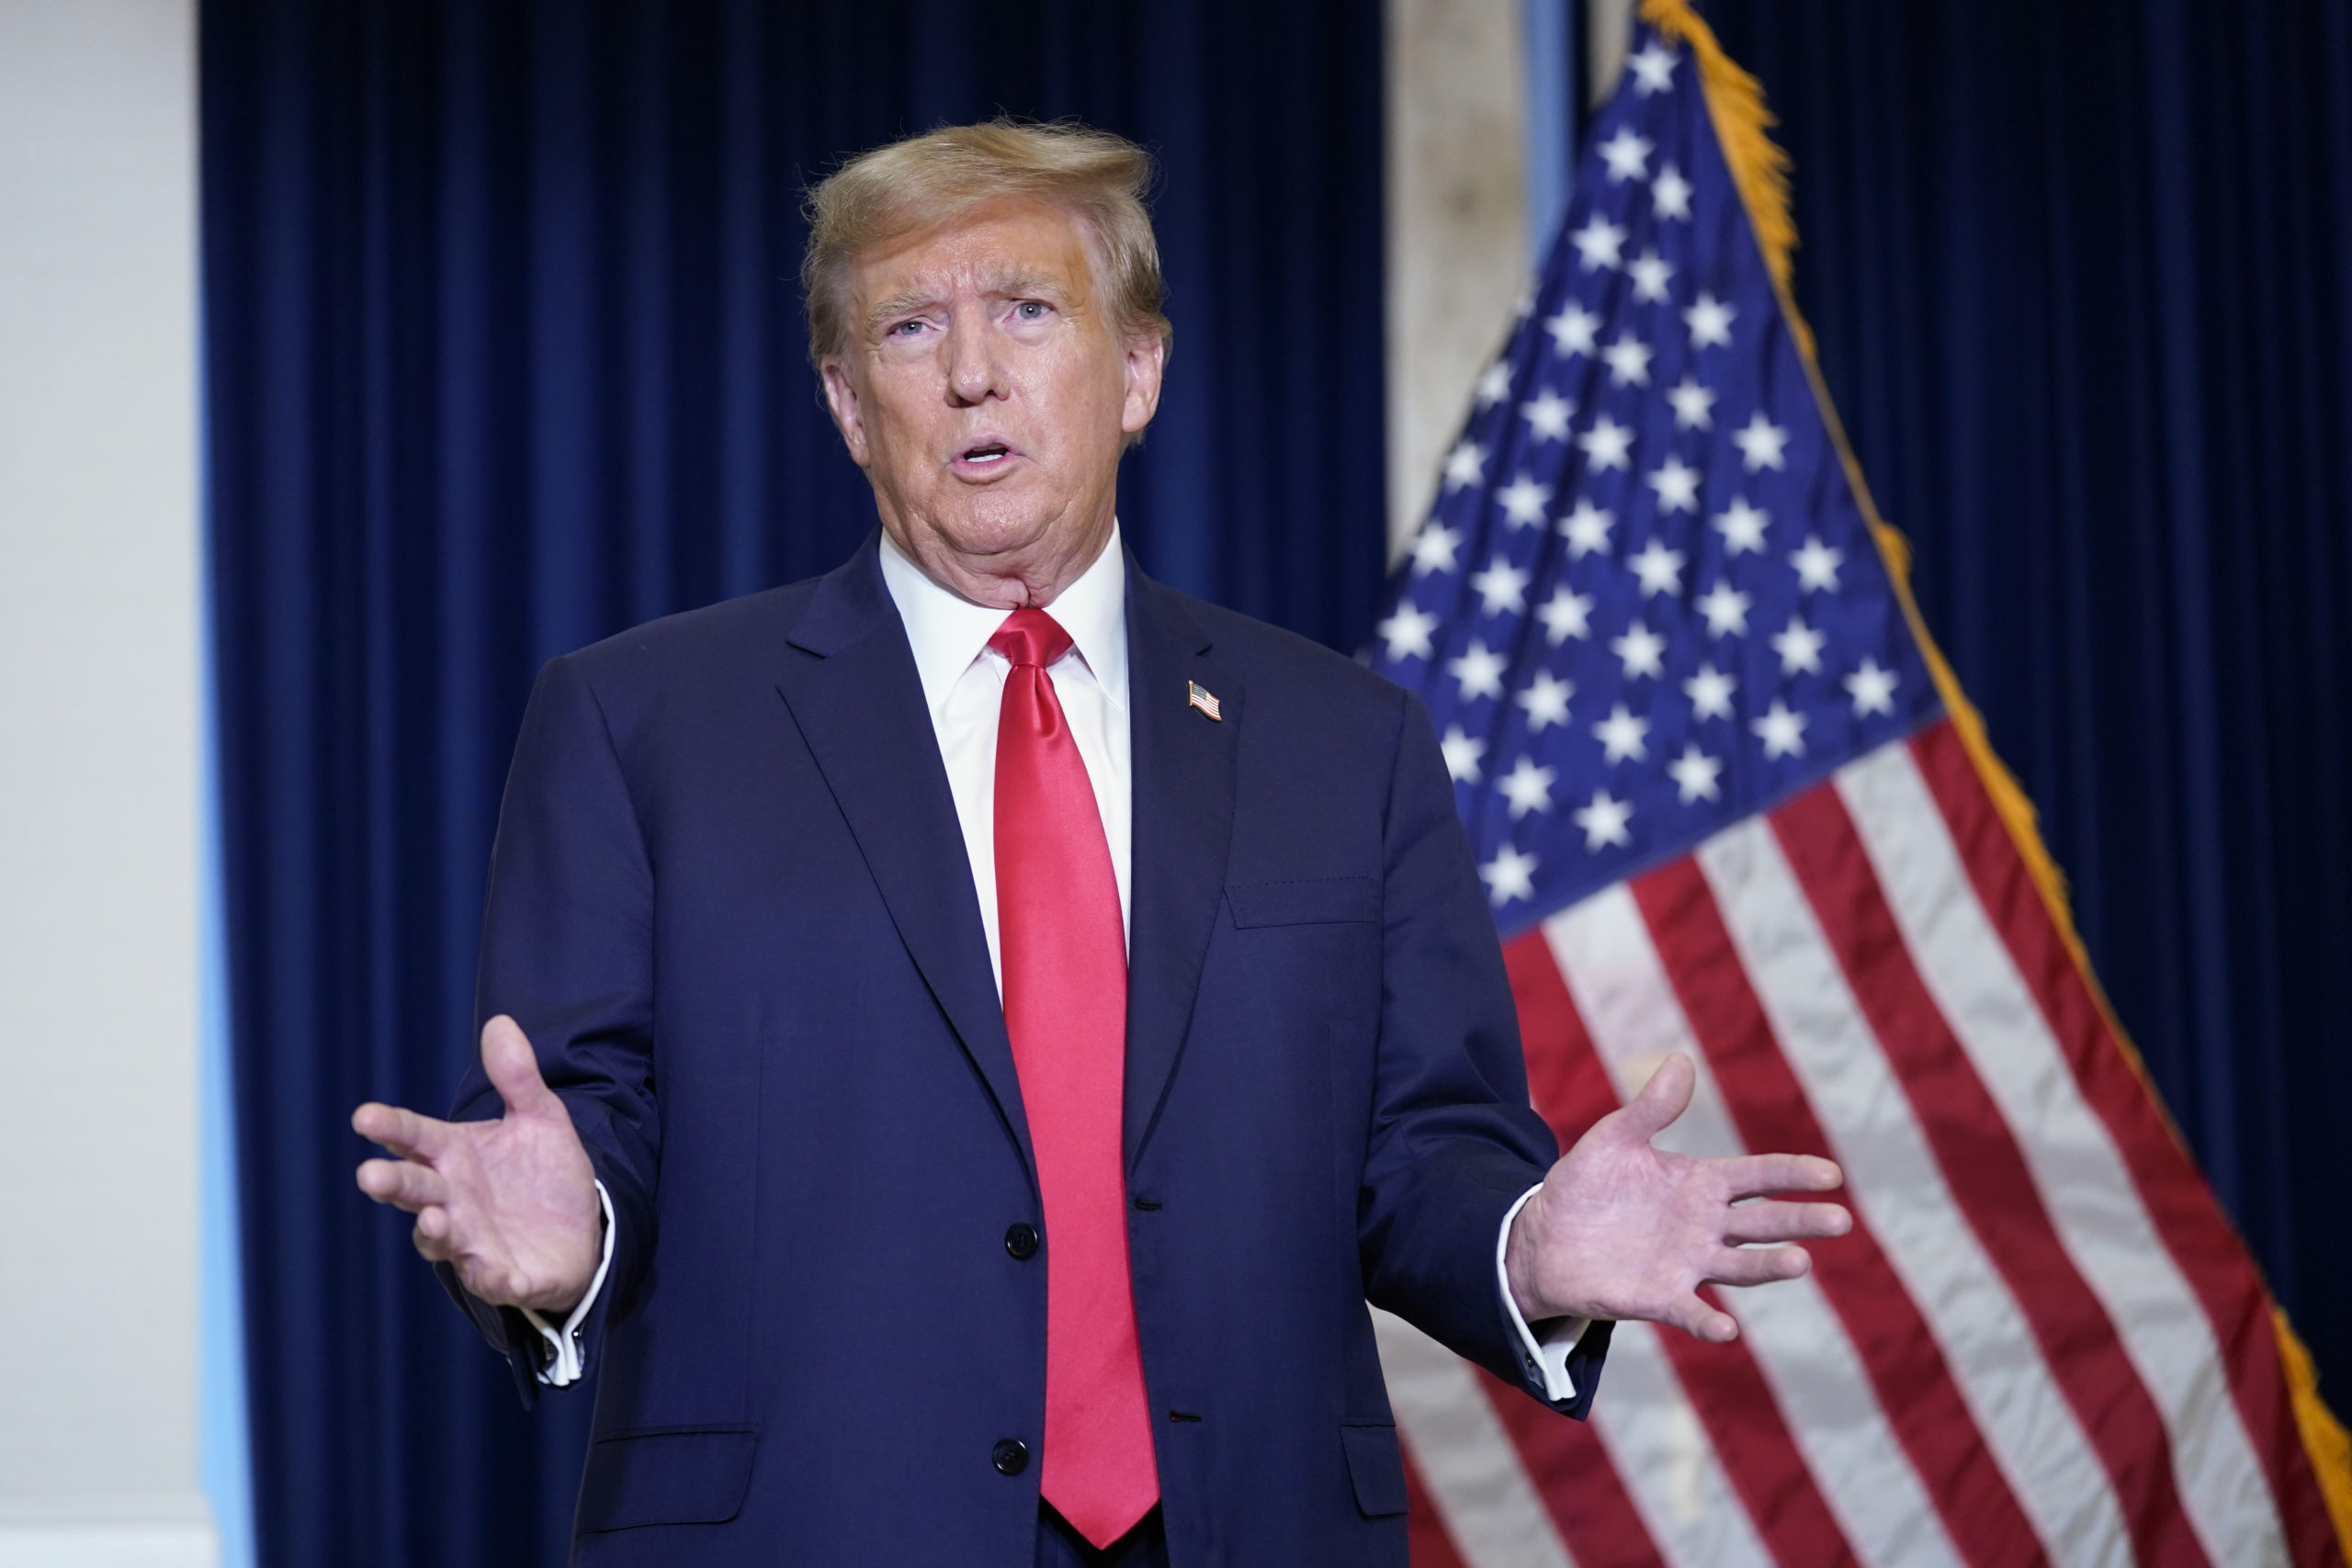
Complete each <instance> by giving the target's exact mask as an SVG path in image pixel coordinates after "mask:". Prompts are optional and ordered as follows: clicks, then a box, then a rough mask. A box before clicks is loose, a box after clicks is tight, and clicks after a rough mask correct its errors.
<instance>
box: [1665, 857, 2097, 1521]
mask: <svg viewBox="0 0 2352 1568" xmlns="http://www.w3.org/2000/svg"><path fill="white" fill-rule="evenodd" d="M1698 861H1699V865H1700V869H1701V871H1702V873H1703V874H1705V876H1706V879H1707V883H1708V886H1710V887H1711V888H1712V889H1713V893H1714V897H1715V904H1716V908H1718V909H1720V910H1721V911H1722V913H1723V916H1724V925H1725V926H1726V928H1727V929H1728V930H1729V931H1730V933H1731V938H1732V942H1733V945H1734V946H1735V947H1736V949H1737V950H1738V952H1739V954H1740V960H1741V964H1742V967H1743V968H1744V969H1745V970H1746V971H1747V976H1748V978H1749V981H1750V982H1751V984H1752V985H1753V986H1754V987H1755V990H1756V996H1757V1000H1758V1003H1759V1004H1760V1005H1761V1006H1762V1007H1763V1009H1764V1013H1765V1016H1766V1018H1767V1019H1769V1020H1770V1022H1771V1025H1772V1031H1773V1033H1774V1034H1775V1036H1776V1037H1777V1038H1778V1039H1779V1041H1780V1043H1781V1050H1782V1052H1783V1053H1784V1054H1785V1055H1786V1057H1787V1059H1788V1062H1789V1065H1790V1066H1791V1068H1792V1070H1793V1071H1794V1072H1795V1073H1796V1076H1797V1079H1798V1081H1799V1083H1800V1084H1802V1085H1803V1087H1804V1091H1805V1095H1806V1098H1807V1099H1808V1100H1810V1101H1811V1102H1812V1104H1813V1108H1814V1113H1815V1117H1816V1118H1817V1119H1818V1120H1819V1121H1820V1122H1821V1124H1822V1127H1823V1129H1824V1131H1825V1133H1826V1135H1827V1137H1828V1138H1829V1141H1830V1145H1831V1148H1832V1150H1833V1152H1834V1153H1835V1155H1836V1156H1837V1158H1838V1161H1839V1163H1840V1164H1842V1165H1843V1166H1844V1167H1845V1168H1846V1171H1847V1176H1848V1179H1849V1191H1850V1193H1851V1196H1852V1201H1853V1203H1854V1206H1855V1207H1856V1208H1857V1209H1858V1210H1859V1211H1860V1213H1861V1214H1862V1217H1863V1219H1864V1220H1865V1221H1866V1222H1867V1223H1868V1224H1870V1227H1871V1232H1872V1233H1873V1234H1874V1235H1876V1236H1877V1237H1878V1241H1879V1245H1880V1247H1882V1248H1883V1249H1884V1251H1885V1254H1886V1258H1887V1261H1888V1264H1889V1265H1890V1266H1891V1267H1892V1268H1893V1269H1894V1271H1895V1272H1896V1274H1897V1275H1899V1276H1900V1277H1901V1278H1902V1280H1903V1283H1904V1288H1905V1290H1906V1291H1907V1292H1909V1293H1910V1296H1911V1299H1912V1301H1913V1303H1915V1304H1916V1305H1917V1307H1918V1309H1919V1311H1920V1313H1921V1314H1922V1315H1923V1316H1925V1317H1926V1319H1927V1320H1928V1325H1929V1326H1930V1328H1931V1329H1932V1330H1933V1332H1934V1334H1935V1336H1936V1340H1937V1343H1938V1344H1939V1346H1941V1347H1942V1348H1943V1352H1944V1359H1945V1361H1946V1363H1947V1364H1948V1365H1949V1366H1950V1367H1951V1371H1952V1376H1953V1380H1954V1382H1955V1383H1956V1384H1957V1385H1958V1387H1959V1390H1960V1394H1961V1398H1962V1400H1963V1401H1964V1402H1965V1403H1966V1404H1967V1405H1968V1407H1969V1410H1970V1412H1971V1413H1972V1414H1973V1416H1974V1417H1975V1420H1976V1425H1977V1427H1978V1429H1979V1430H1980V1431H1981V1432H1982V1433H1983V1434H1984V1437H1985V1445H1986V1447H1987V1448H1988V1450H1990V1451H1991V1452H1992V1454H1993V1457H1994V1459H1995V1461H1996V1462H1997V1463H1999V1465H2000V1466H2001V1469H2002V1472H2003V1474H2004V1475H2005V1476H2006V1477H2007V1480H2008V1483H2009V1486H2010V1489H2011V1490H2012V1491H2013V1492H2014V1493H2015V1494H2016V1495H2017V1498H2018V1505H2019V1506H2021V1507H2022V1508H2023V1509H2024V1510H2025V1513H2026V1517H2028V1518H2029V1519H2030V1521H2032V1524H2033V1527H2034V1529H2035V1530H2036V1532H2037V1533H2038V1534H2039V1535H2040V1536H2041V1540H2042V1543H2043V1545H2044V1547H2045V1548H2046V1549H2047V1550H2048V1551H2049V1553H2050V1555H2051V1556H2052V1559H2053V1560H2055V1561H2058V1562H2066V1563H2069V1564H2089V1563H2109V1562H2112V1563H2117V1564H2127V1563H2129V1562H2131V1558H2132V1551H2131V1532H2130V1531H2129V1530H2128V1529H2125V1528H2124V1523H2123V1515H2122V1510H2121V1508H2120V1506H2119V1505H2118V1503H2117V1501H2116V1496H2115V1493H2114V1489H2113V1488H2112V1486H2111V1485H2110V1484H2109V1481H2108V1476H2107V1472H2106V1471H2105V1469H2104V1467H2103V1466H2102V1465H2101V1464H2100V1462H2099V1460H2098V1455H2097V1454H2096V1453H2095V1452H2094V1451H2093V1450H2092V1448H2091V1445H2090V1441H2089V1438H2087V1437H2086V1435H2085V1434H2084V1431H2083V1428H2082V1426H2081V1423H2080V1422H2078V1421H2077V1420H2076V1419H2075V1412H2074V1409H2073V1407H2072V1406H2071V1405H2070V1404H2068V1403H2067V1401H2066V1398H2065V1395H2064V1392H2063V1391H2062V1390H2061V1389H2060V1388H2059V1386H2058V1383H2057V1381H2056V1379H2055V1378H2054V1377H2053V1376H2052V1373H2051V1370H2050V1367H2049V1365H2048V1363H2047V1362H2046V1361H2045V1360H2044V1359H2042V1356H2041V1348H2040V1347H2039V1346H2038V1345H2037V1344H2035V1343H2034V1342H2033V1340H2032V1338H2031V1337H2030V1335H2027V1334H2025V1333H2023V1332H2022V1331H2021V1329H2020V1325H2022V1324H2023V1323H2024V1322H2025V1321H2026V1319H2025V1314H2024V1313H2023V1312H2022V1311H2021V1310H2020V1309H2019V1307H2018V1302H2017V1298H2016V1297H2015V1296H2013V1295H2012V1294H2011V1293H2010V1292H2009V1290H2008V1287H2007V1284H2006V1282H2005V1281H2004V1280H2003V1279H2002V1276H2001V1274H2000V1271H1999V1270H1998V1269H1996V1268H1995V1267H1994V1264H1993V1260H1992V1258H1990V1257H1988V1256H1987V1255H1986V1254H1985V1249H1984V1247H1983V1246H1982V1245H1981V1244H1980V1243H1979V1242H1978V1240H1977V1236H1976V1233H1975V1232H1974V1231H1973V1229H1971V1228H1970V1226H1969V1224H1968V1223H1967V1221H1966V1219H1965V1218H1964V1217H1963V1215H1962V1212H1961V1210H1960V1207H1959V1205H1958V1203H1957V1202H1955V1201H1954V1200H1953V1198H1952V1194H1951V1187H1950V1186H1949V1185H1948V1183H1947V1182H1946V1181H1945V1179H1944V1173H1943V1171H1942V1170H1941V1168H1939V1166H1938V1165H1937V1164H1936V1161H1935V1158H1934V1156H1933V1155H1932V1154H1931V1153H1930V1152H1929V1149H1928V1143H1927V1139H1926V1136H1925V1134H1924V1133H1923V1132H1922V1130H1921V1128H1920V1126H1919V1123H1918V1121H1917V1117H1916V1116H1915V1115H1914V1113H1913V1111H1912V1109H1911V1105H1910V1101H1909V1100H1908V1098H1907V1097H1906V1095H1905V1091H1904V1089H1903V1086H1902V1084H1901V1083H1900V1082H1899V1081H1898V1080H1897V1079H1896V1077H1895V1076H1894V1072H1893V1070H1892V1068H1891V1067H1890V1066H1889V1065H1888V1063H1887V1061H1886V1059H1885V1057H1884V1056H1883V1055H1882V1053H1881V1051H1880V1048H1879V1043H1878V1041H1877V1039H1876V1037H1875V1036H1874V1035H1873V1034H1872V1033H1871V1029H1870V1026H1869V1024H1868V1023H1867V1022H1866V1021H1864V1019H1863V1018H1862V1015H1861V1011H1860V1008H1859V1007H1858V1006H1857V1004H1856V1003H1855V1000H1854V997H1853V993H1852V992H1851V991H1850V990H1849V988H1848V987H1847V984H1846V979H1845V976H1844V974H1843V973H1842V972H1841V971H1840V969H1839V968H1838V959H1837V955H1836V954H1835V953H1833V952H1832V951H1831V950H1830V947H1829V943H1828V942H1827V940H1826V938H1825V937H1824V936H1823V934H1822V931H1821V928H1820V926H1819V924H1818V923H1817V922H1816V921H1815V919H1814V915H1813V911H1812V908H1811V907H1810V906H1809V905H1808V904H1807V903H1806V901H1805V897H1804V890H1803V889H1802V888H1801V887H1800V886H1798V884H1797V880H1796V877H1795V874H1794V873H1792V871H1791V870H1790V868H1789V865H1788V863H1787V861H1786V860H1785V859H1784V858H1783V857H1782V855H1781V848H1780V845H1779V844H1778V843H1777V842H1775V841H1774V840H1773V838H1772V831H1771V828H1770V825H1769V824H1768V823H1767V822H1766V821H1765V820H1764V819H1763V818H1749V819H1748V820H1747V821H1745V822H1742V823H1739V824H1737V825H1736V826H1734V827H1732V828H1729V829H1725V830H1724V831H1723V832H1722V833H1719V834H1717V835H1716V836H1715V837H1714V838H1713V839H1711V840H1708V841H1707V842H1706V843H1705V844H1704V845H1702V847H1701V848H1700V850H1699V852H1698Z"/></svg>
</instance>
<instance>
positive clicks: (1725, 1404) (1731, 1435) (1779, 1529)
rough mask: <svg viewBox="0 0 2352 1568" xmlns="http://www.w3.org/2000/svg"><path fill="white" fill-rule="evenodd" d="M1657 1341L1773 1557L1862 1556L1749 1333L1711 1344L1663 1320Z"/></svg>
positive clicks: (1828, 1560)
mask: <svg viewBox="0 0 2352 1568" xmlns="http://www.w3.org/2000/svg"><path fill="white" fill-rule="evenodd" d="M1714 1304H1715V1305H1717V1306H1721V1305H1722V1304H1723V1303H1722V1302H1721V1301H1720V1300H1718V1301H1717V1302H1716V1303H1714ZM1658 1342H1659V1343H1660V1344H1662V1345H1664V1346H1665V1347H1666V1354H1667V1359H1668V1360H1671V1361H1672V1362H1673V1363H1674V1373H1675V1376H1676V1377H1678V1378H1679V1379H1680V1380H1681V1381H1682V1392H1683V1393H1684V1394H1685V1395H1686V1396H1687V1397H1688V1398H1689V1399H1690V1401H1691V1408H1692V1409H1694V1410H1696V1411H1697V1412H1698V1413H1699V1420H1700V1423H1701V1424H1702V1426H1704V1427H1706V1429H1707V1437H1708V1438H1709V1440H1711V1441H1712V1442H1713V1444H1714V1446H1715V1457H1716V1458H1717V1459H1719V1460H1720V1461H1722V1462H1723V1467H1724V1474H1725V1475H1727V1476H1729V1477H1730V1478H1731V1483H1732V1485H1733V1487H1734V1488H1735V1489H1736V1491H1737V1492H1738V1493H1739V1500H1740V1501H1741V1502H1742V1503H1744V1504H1746V1505H1747V1517H1749V1518H1750V1519H1751V1520H1753V1521H1754V1522H1755V1525H1756V1533H1757V1534H1758V1536H1760V1537H1761V1538H1762V1539H1763V1541H1764V1545H1765V1547H1766V1549H1767V1550H1769V1551H1770V1552H1771V1554H1772V1558H1773V1561H1775V1562H1804V1563H1808V1564H1811V1563H1820V1564H1823V1565H1824V1568H1828V1565H1830V1564H1834V1563H1859V1562H1860V1558H1858V1557H1856V1556H1855V1555H1854V1549H1853V1546H1852V1545H1851V1543H1849V1541H1848V1540H1847V1539H1846V1531H1845V1529H1844V1528H1843V1527H1842V1526H1840V1525H1839V1524H1838V1516H1837V1515H1835V1514H1833V1513H1831V1512H1830V1511H1829V1504H1828V1501H1827V1499H1826V1498H1824V1497H1823V1496H1822V1495H1821V1487H1820V1485H1819V1484H1818V1483H1815V1480H1814V1478H1813V1472H1812V1471H1810V1470H1808V1469H1807V1468H1806V1467H1805V1462H1804V1450H1801V1449H1799V1448H1798V1447H1797V1440H1796V1438H1795V1436H1794V1435H1793V1434H1792V1433H1791V1432H1790V1430H1789V1424H1788V1421H1787V1419H1786V1418H1785V1417H1784V1416H1782V1415H1781V1406H1780V1403H1779V1402H1778V1401H1777V1400H1775V1399H1774V1398H1773V1397H1772V1389H1771V1385H1770V1384H1769V1383H1767V1382H1765V1381H1764V1373H1763V1370H1762V1369H1761V1368H1759V1367H1758V1366H1757V1364H1756V1352H1755V1351H1754V1350H1752V1349H1750V1348H1748V1344H1747V1340H1745V1339H1735V1340H1733V1341H1732V1342H1731V1343H1730V1344H1728V1345H1709V1344H1707V1343H1705V1342H1704V1341H1702V1340H1698V1339H1693V1338H1691V1337H1690V1336H1689V1335H1687V1334H1685V1333H1683V1332H1682V1331H1681V1330H1680V1329H1679V1328H1668V1329H1661V1330H1660V1331H1659V1333H1658Z"/></svg>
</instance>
